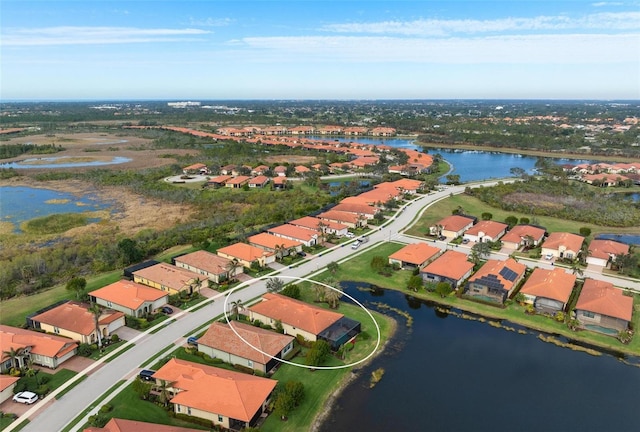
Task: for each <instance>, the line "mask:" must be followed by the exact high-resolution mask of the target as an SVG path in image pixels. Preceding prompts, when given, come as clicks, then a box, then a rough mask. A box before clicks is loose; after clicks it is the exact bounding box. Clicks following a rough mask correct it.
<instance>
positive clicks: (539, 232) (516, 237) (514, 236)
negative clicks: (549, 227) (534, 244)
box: [502, 225, 545, 244]
mask: <svg viewBox="0 0 640 432" xmlns="http://www.w3.org/2000/svg"><path fill="white" fill-rule="evenodd" d="M544 233H545V231H544V229H542V228H538V227H534V226H531V225H516V226H514V227H513V228H511V230H509V232H507V233H506V234H505V235H504V236H503V237H502V241H503V242H511V243H518V244H520V242H522V240H523V239H524V238H525V237H527V236H528V235H529V236H531V237H532V238H533V240H534V241H540V240H542V238H543V237H544Z"/></svg>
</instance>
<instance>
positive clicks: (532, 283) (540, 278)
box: [520, 267, 576, 304]
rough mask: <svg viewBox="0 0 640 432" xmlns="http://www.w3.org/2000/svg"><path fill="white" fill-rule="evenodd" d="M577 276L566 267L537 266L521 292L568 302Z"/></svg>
mask: <svg viewBox="0 0 640 432" xmlns="http://www.w3.org/2000/svg"><path fill="white" fill-rule="evenodd" d="M575 283H576V276H575V275H572V274H570V273H567V272H566V271H565V270H564V269H561V268H554V269H553V270H547V269H543V268H539V267H538V268H536V269H535V270H533V273H531V276H529V279H528V280H527V282H525V284H524V285H523V286H522V289H521V290H520V292H521V293H522V294H528V295H532V296H535V297H545V298H550V299H553V300H557V301H559V302H562V303H564V304H566V303H567V302H568V301H569V297H570V296H571V292H572V291H573V285H574V284H575Z"/></svg>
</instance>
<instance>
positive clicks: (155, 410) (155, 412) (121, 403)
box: [108, 384, 209, 430]
mask: <svg viewBox="0 0 640 432" xmlns="http://www.w3.org/2000/svg"><path fill="white" fill-rule="evenodd" d="M132 385H133V384H131V385H129V386H127V387H126V388H125V389H124V390H123V391H121V392H120V393H119V394H118V395H117V396H116V397H114V398H113V399H112V400H111V401H110V402H109V404H110V405H112V406H113V409H112V410H111V411H110V412H109V413H108V416H109V417H112V418H113V417H117V418H122V419H126V420H138V421H144V422H149V423H158V424H165V425H172V426H180V427H185V428H192V429H202V430H209V429H208V428H205V427H202V426H199V425H197V424H195V423H189V422H185V421H183V420H179V419H176V418H173V417H171V416H170V415H169V412H168V411H166V410H165V409H164V408H163V407H161V406H159V405H156V404H155V403H152V402H148V401H144V400H142V399H140V398H139V397H138V395H137V394H136V393H135V392H134V391H133V390H132Z"/></svg>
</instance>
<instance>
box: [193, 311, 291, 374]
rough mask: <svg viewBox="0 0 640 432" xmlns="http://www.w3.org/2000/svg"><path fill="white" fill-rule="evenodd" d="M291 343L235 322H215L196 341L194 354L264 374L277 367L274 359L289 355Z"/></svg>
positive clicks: (287, 338)
mask: <svg viewBox="0 0 640 432" xmlns="http://www.w3.org/2000/svg"><path fill="white" fill-rule="evenodd" d="M231 326H233V329H232V328H231ZM234 330H235V331H234ZM238 335H239V336H238ZM293 340H294V338H293V336H289V335H284V334H281V333H277V332H275V331H271V330H266V329H263V328H260V327H255V326H252V325H250V324H245V323H241V322H239V321H231V322H230V323H229V324H226V323H221V322H218V321H215V322H213V324H211V325H210V326H209V328H208V329H207V331H206V332H205V334H204V335H202V336H201V337H200V338H198V351H200V352H202V353H205V354H207V355H209V356H210V357H213V358H218V359H220V360H222V361H224V362H227V363H230V364H234V365H235V364H238V365H242V366H246V367H250V368H252V369H255V370H257V371H260V372H262V373H267V372H269V371H271V370H273V369H274V368H275V367H276V366H277V365H278V364H280V362H279V361H278V359H283V358H285V356H286V355H287V354H288V353H289V352H291V350H292V349H293Z"/></svg>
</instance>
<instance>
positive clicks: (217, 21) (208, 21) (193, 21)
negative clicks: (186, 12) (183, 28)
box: [189, 17, 235, 27]
mask: <svg viewBox="0 0 640 432" xmlns="http://www.w3.org/2000/svg"><path fill="white" fill-rule="evenodd" d="M234 22H235V20H234V19H231V18H211V17H209V18H204V19H203V18H193V17H192V18H190V19H189V25H192V26H200V27H225V26H228V25H231V24H233V23H234Z"/></svg>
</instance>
